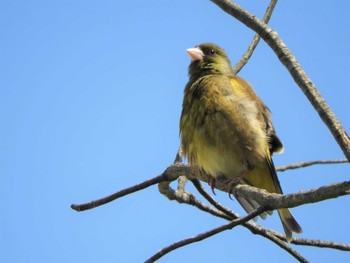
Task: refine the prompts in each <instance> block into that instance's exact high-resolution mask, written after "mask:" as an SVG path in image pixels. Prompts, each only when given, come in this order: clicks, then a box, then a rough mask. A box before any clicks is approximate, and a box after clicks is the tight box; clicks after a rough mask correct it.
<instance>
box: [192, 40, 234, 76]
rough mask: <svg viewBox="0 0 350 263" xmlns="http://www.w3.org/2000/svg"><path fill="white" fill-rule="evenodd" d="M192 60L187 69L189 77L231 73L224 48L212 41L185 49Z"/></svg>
mask: <svg viewBox="0 0 350 263" xmlns="http://www.w3.org/2000/svg"><path fill="white" fill-rule="evenodd" d="M186 51H187V53H188V55H189V56H190V58H191V60H192V62H191V64H190V66H189V69H188V74H189V76H190V78H192V79H197V78H199V77H202V76H205V75H233V72H232V67H231V63H230V60H229V58H228V57H227V54H226V52H225V50H223V49H222V48H220V47H219V46H217V45H215V44H212V43H204V44H200V45H198V46H196V47H194V48H189V49H187V50H186Z"/></svg>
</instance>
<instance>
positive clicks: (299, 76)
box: [211, 0, 350, 161]
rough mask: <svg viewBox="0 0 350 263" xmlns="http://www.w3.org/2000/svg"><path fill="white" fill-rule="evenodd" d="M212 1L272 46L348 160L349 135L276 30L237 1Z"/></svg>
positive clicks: (349, 149)
mask: <svg viewBox="0 0 350 263" xmlns="http://www.w3.org/2000/svg"><path fill="white" fill-rule="evenodd" d="M211 1H212V2H213V3H215V4H216V5H217V6H219V7H220V8H221V9H222V10H223V11H225V12H226V13H228V14H230V15H231V16H233V17H234V18H236V19H237V20H239V21H240V22H242V23H243V24H244V25H246V26H247V27H249V28H251V29H252V30H254V31H255V32H256V33H258V34H259V35H260V37H261V38H262V39H263V40H264V41H265V42H266V43H267V44H268V45H269V46H270V47H271V49H272V50H273V51H274V52H275V54H276V55H277V57H278V59H279V60H280V61H281V62H282V64H283V65H284V66H285V67H286V68H287V69H288V71H289V73H290V75H291V76H292V77H293V79H294V81H295V82H296V83H297V85H298V86H299V87H300V88H301V90H302V91H303V92H304V94H305V95H306V97H307V98H308V100H309V101H310V103H311V104H312V106H313V107H314V109H315V110H316V111H317V113H318V114H319V116H320V118H321V119H322V120H323V122H324V123H325V124H326V126H327V127H328V129H329V130H330V131H331V133H332V134H333V137H334V139H335V140H336V141H337V143H338V145H339V146H340V148H341V149H342V151H343V153H344V155H345V156H346V158H347V159H348V160H349V161H350V138H349V136H348V135H347V133H346V131H345V129H344V127H343V126H342V124H341V123H340V121H339V120H338V118H337V117H336V115H335V114H334V112H333V111H332V110H331V108H330V107H329V106H328V105H327V103H326V101H325V100H324V99H323V97H322V96H321V94H320V93H319V92H318V90H317V88H316V86H315V84H314V83H313V82H312V81H311V79H310V78H309V77H308V76H307V75H306V73H305V72H304V70H303V69H302V67H301V65H300V64H299V62H298V61H297V60H296V58H295V57H294V56H293V54H292V53H291V51H290V50H289V49H288V47H287V46H286V44H285V43H284V42H283V41H282V39H281V38H280V37H279V36H278V34H277V32H276V31H274V30H272V29H271V28H270V27H269V26H268V25H266V24H265V23H264V22H262V21H260V20H259V19H258V18H257V17H255V16H254V15H252V14H251V13H249V12H248V11H246V10H244V9H243V8H241V7H240V6H239V5H237V4H236V3H233V2H231V1H229V0H211Z"/></svg>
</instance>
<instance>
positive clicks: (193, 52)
mask: <svg viewBox="0 0 350 263" xmlns="http://www.w3.org/2000/svg"><path fill="white" fill-rule="evenodd" d="M186 51H187V54H188V55H189V56H190V58H191V59H192V61H196V60H202V59H203V57H204V53H203V51H202V50H200V49H199V48H198V47H193V48H189V49H186Z"/></svg>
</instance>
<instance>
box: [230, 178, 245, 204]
mask: <svg viewBox="0 0 350 263" xmlns="http://www.w3.org/2000/svg"><path fill="white" fill-rule="evenodd" d="M245 174H246V172H244V173H242V174H241V175H240V176H238V177H236V178H233V179H229V180H227V181H225V184H226V185H227V188H226V191H227V192H228V197H229V198H230V199H231V200H232V198H231V195H232V187H233V186H236V185H237V184H238V183H239V181H240V180H241V179H242V177H243V176H244V175H245Z"/></svg>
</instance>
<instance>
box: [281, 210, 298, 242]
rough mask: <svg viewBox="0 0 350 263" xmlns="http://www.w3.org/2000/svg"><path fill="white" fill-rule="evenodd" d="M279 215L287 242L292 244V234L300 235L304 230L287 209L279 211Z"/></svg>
mask: <svg viewBox="0 0 350 263" xmlns="http://www.w3.org/2000/svg"><path fill="white" fill-rule="evenodd" d="M278 215H279V216H280V218H281V221H282V225H283V229H284V232H285V233H286V239H287V242H288V243H290V241H291V240H292V232H294V233H298V234H300V233H302V232H303V230H302V229H301V227H300V225H299V224H298V222H297V221H296V220H295V219H294V217H293V216H292V214H291V213H290V212H289V210H288V209H287V208H283V209H279V210H278Z"/></svg>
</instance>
